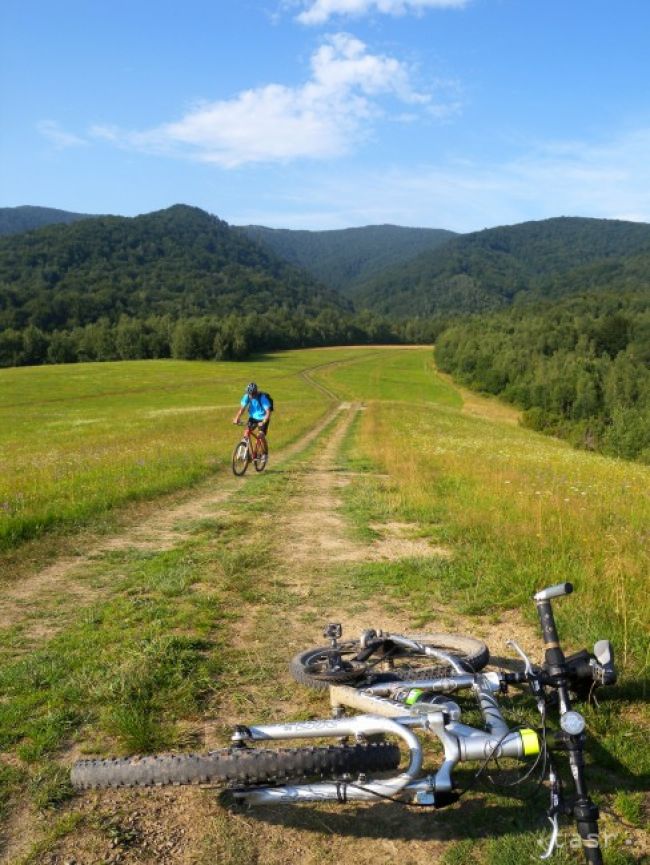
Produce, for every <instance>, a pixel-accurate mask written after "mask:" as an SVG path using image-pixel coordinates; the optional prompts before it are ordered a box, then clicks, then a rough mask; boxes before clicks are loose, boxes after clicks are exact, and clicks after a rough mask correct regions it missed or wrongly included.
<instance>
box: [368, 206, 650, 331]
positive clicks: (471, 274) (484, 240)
mask: <svg viewBox="0 0 650 865" xmlns="http://www.w3.org/2000/svg"><path fill="white" fill-rule="evenodd" d="M630 258H635V260H636V264H635V266H634V267H633V268H627V270H628V276H629V277H630V284H628V286H627V288H630V289H634V290H637V289H643V288H644V287H645V288H647V287H648V285H650V225H648V224H647V223H636V222H624V221H621V220H608V219H587V218H582V217H558V218H554V219H547V220H541V221H537V222H524V223H520V224H518V225H512V226H500V227H498V228H489V229H485V230H484V231H479V232H474V233H472V234H463V235H460V236H458V237H456V238H454V239H452V240H450V241H448V242H447V243H446V244H444V245H443V246H441V247H439V248H437V249H434V250H430V251H427V252H424V253H421V254H420V255H418V256H417V257H415V258H413V259H411V260H410V261H409V262H407V263H405V264H402V265H400V266H399V267H392V268H387V269H386V270H385V271H383V272H382V273H381V274H379V275H378V276H377V277H374V278H372V279H369V280H367V281H366V282H365V283H364V284H362V285H360V286H358V288H357V290H356V291H355V293H354V295H353V300H354V302H355V304H356V305H357V306H358V307H369V308H371V309H373V310H375V311H376V312H379V313H382V314H388V315H396V316H407V315H414V314H416V315H423V316H426V315H432V314H436V313H443V314H449V313H459V312H460V313H462V312H480V311H485V310H494V309H499V308H502V307H505V306H508V305H510V304H511V303H513V301H514V300H515V299H518V300H520V299H523V298H525V297H527V296H532V297H535V296H545V295H551V296H555V297H562V296H565V295H567V294H570V293H572V292H574V291H577V290H592V289H599V288H607V287H609V283H610V281H611V278H612V276H613V273H614V272H615V271H617V270H618V271H620V270H621V269H622V270H625V269H626V267H627V263H628V259H630Z"/></svg>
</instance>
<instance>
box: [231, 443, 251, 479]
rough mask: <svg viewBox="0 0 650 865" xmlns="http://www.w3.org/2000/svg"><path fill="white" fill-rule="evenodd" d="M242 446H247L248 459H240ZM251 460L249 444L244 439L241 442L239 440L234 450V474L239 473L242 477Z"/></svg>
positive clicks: (238, 475)
mask: <svg viewBox="0 0 650 865" xmlns="http://www.w3.org/2000/svg"><path fill="white" fill-rule="evenodd" d="M242 447H245V448H246V459H245V460H241V459H238V453H239V451H240V448H242ZM249 462H250V458H249V455H248V445H247V444H246V443H245V442H244V441H243V440H242V441H240V442H237V444H236V445H235V449H234V451H233V452H232V471H233V474H234V475H237V477H238V478H240V477H241V476H242V475H243V474H245V472H246V469H247V468H248V463H249Z"/></svg>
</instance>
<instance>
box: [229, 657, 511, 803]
mask: <svg viewBox="0 0 650 865" xmlns="http://www.w3.org/2000/svg"><path fill="white" fill-rule="evenodd" d="M396 686H397V687H401V688H403V687H404V683H402V682H393V683H385V684H382V685H376V686H374V687H369V688H366V689H363V690H357V689H356V688H353V687H350V686H346V685H340V686H332V687H331V688H330V700H331V704H332V708H333V710H334V714H335V715H337V714H340V713H341V712H342V710H343V709H344V707H347V708H352V709H357V710H360V711H362V712H364V714H362V715H355V716H352V717H349V718H346V717H334V718H330V719H323V720H315V721H297V722H295V723H291V724H269V725H262V726H254V727H246V728H239V729H238V731H237V732H236V733H235V735H234V736H233V741H235V742H237V743H239V744H241V743H243V742H245V741H255V742H259V741H268V740H286V739H310V738H319V739H321V738H344V737H350V736H354V737H355V739H357V740H363V739H365V738H366V737H368V736H373V735H377V734H383V735H390V736H397V737H398V738H399V739H401V740H402V741H403V742H404V744H405V745H406V746H407V748H408V751H409V765H408V766H407V768H406V769H405V770H404V771H403V772H400V773H399V774H397V775H395V776H394V777H391V778H388V779H382V780H368V781H366V780H364V779H360V780H358V781H352V780H345V781H322V782H318V783H313V784H298V785H294V786H282V787H256V788H250V789H242V790H236V791H234V795H235V797H236V798H238V799H240V800H243V801H245V802H247V803H249V804H253V805H259V804H273V803H275V804H278V803H282V804H291V803H297V802H314V801H344V800H351V799H355V800H372V799H376V798H377V797H382V796H389V797H391V798H395V797H398V798H409V797H410V798H411V799H413V800H414V801H416V802H419V803H420V804H428V805H435V795H436V793H449V792H451V790H452V789H453V781H452V771H453V769H454V767H455V766H456V765H457V764H458V763H459V762H463V761H465V760H481V761H483V760H486V759H490V758H491V757H515V758H518V757H523V756H524V742H523V738H522V736H521V734H520V733H519V732H517V731H510V730H509V728H508V726H507V724H506V722H505V720H504V719H503V717H502V715H501V713H500V712H499V709H498V706H497V703H496V700H495V699H494V696H493V695H494V693H495V692H496V691H497V690H498V687H499V681H498V676H497V675H496V674H491V673H487V674H474V673H464V672H463V673H459V674H458V675H456V676H447V677H441V678H438V679H421V680H416V681H413V682H409V683H408V686H409V688H411V689H420V690H422V691H429V692H436V693H438V694H439V693H452V692H453V691H457V690H460V689H467V688H472V689H473V690H474V691H475V693H476V695H477V698H478V701H479V705H480V707H481V712H482V714H483V718H484V720H485V726H486V730H479V729H476V728H474V727H469V726H467V725H465V724H462V723H461V722H460V715H461V713H460V708H459V707H458V705H457V704H456V703H454V702H453V701H452V700H443V701H441V702H438V703H436V704H428V703H426V702H423V703H419V704H418V703H416V704H415V705H414V706H407V705H405V704H403V703H399V702H397V701H396V700H395V699H391V698H390V696H389V694H390V693H391V692H392V691H394V690H395V688H396ZM413 730H419V731H422V732H425V733H429V734H431V735H434V736H436V737H437V738H438V739H439V740H440V742H441V744H442V746H443V749H444V760H443V763H442V765H441V766H440V768H439V769H438V771H437V772H436V773H435V775H427V776H422V777H418V776H419V775H420V772H421V769H422V746H421V745H420V742H419V740H418V738H417V736H416V735H415V734H414V733H413V732H412V731H413Z"/></svg>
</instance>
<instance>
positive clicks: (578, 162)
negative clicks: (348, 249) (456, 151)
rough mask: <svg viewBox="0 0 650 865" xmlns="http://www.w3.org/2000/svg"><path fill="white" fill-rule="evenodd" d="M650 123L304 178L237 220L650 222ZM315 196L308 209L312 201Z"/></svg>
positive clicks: (298, 223)
mask: <svg viewBox="0 0 650 865" xmlns="http://www.w3.org/2000/svg"><path fill="white" fill-rule="evenodd" d="M648 152H650V129H639V130H636V131H633V132H629V133H627V134H626V135H622V136H619V137H617V138H613V139H611V140H609V141H606V142H601V143H598V144H594V143H593V142H592V143H590V142H586V141H569V142H557V141H553V142H547V143H545V144H534V145H533V144H531V145H530V147H529V148H527V149H526V150H524V151H523V152H522V153H521V154H520V155H519V156H516V157H512V158H510V159H507V160H503V161H501V162H498V161H494V160H492V161H486V162H477V161H473V160H471V159H456V160H453V161H451V160H448V161H446V162H444V163H442V164H437V165H435V166H432V165H426V164H418V165H414V166H413V167H412V168H410V169H408V170H405V169H403V168H392V169H391V168H383V169H382V170H381V173H379V172H377V171H369V170H368V171H365V172H364V171H362V170H359V169H356V170H355V171H354V173H353V174H350V173H343V172H339V173H337V174H336V175H335V176H327V177H322V176H321V177H320V178H313V179H312V182H311V183H310V182H309V180H308V179H306V178H302V179H301V184H300V194H299V195H295V196H293V197H290V196H287V199H286V212H285V213H284V214H283V213H282V212H281V210H280V208H279V207H278V204H277V202H276V203H275V206H274V210H273V212H272V213H269V215H268V217H269V218H268V219H267V218H266V217H265V215H264V213H262V212H259V211H256V212H255V213H254V220H252V219H250V218H249V217H250V216H252V214H247V213H242V214H241V216H240V215H230V216H229V217H227V218H229V220H230V221H232V222H235V223H237V224H244V223H246V222H249V221H256V222H258V223H261V224H267V225H272V226H275V227H289V228H291V227H301V228H310V229H325V228H345V227H348V226H351V225H368V224H379V223H386V222H388V223H394V224H398V225H416V226H417V225H419V226H430V227H436V228H450V229H454V230H456V231H461V232H466V231H476V230H480V229H482V228H487V227H491V226H495V225H506V224H513V223H517V222H524V221H526V220H531V219H547V218H549V217H554V216H590V217H597V218H608V219H629V220H633V221H642V222H650V162H648V159H647V154H648ZM304 202H308V206H304V204H303V203H304Z"/></svg>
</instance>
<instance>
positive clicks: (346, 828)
mask: <svg viewBox="0 0 650 865" xmlns="http://www.w3.org/2000/svg"><path fill="white" fill-rule="evenodd" d="M221 804H222V805H223V806H224V807H225V808H226V809H227V810H229V811H232V812H234V813H239V812H241V810H242V806H241V805H238V804H235V803H233V802H232V799H231V798H230V797H229V796H228V794H223V795H222V797H221ZM335 807H337V806H332V805H327V806H323V805H307V804H303V805H289V806H287V805H284V806H256V807H255V808H253V809H250V810H246V814H247V816H248V817H249V818H252V819H254V820H258V821H259V822H261V823H266V824H268V825H270V826H278V827H285V828H287V829H289V828H291V829H301V830H304V831H308V832H315V833H318V834H324V833H333V834H336V835H340V836H347V837H351V838H367V839H390V838H392V839H399V840H402V841H440V842H448V841H453V840H461V839H467V838H470V839H474V840H480V839H484V838H498V837H500V836H502V835H506V834H508V835H512V834H516V835H524V834H527V833H529V832H531V831H537V830H539V829H540V828H541V827H542V823H543V816H544V807H545V806H541V805H538V807H537V808H536V809H534V810H533V809H531V808H530V806H528V807H525V806H522V805H521V804H518V803H505V804H504V803H494V802H490V801H486V800H482V799H476V800H472V801H467V802H463V803H461V804H459V805H457V806H454V807H453V809H451V810H446V811H445V812H444V814H443V813H442V812H441V811H436V810H435V809H417V810H416V809H415V808H409V807H405V806H402V805H399V804H391V803H383V802H380V803H377V804H373V805H368V806H363V805H355V804H348V805H343V806H340V810H338V809H337V810H336V811H334V810H333V808H335Z"/></svg>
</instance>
